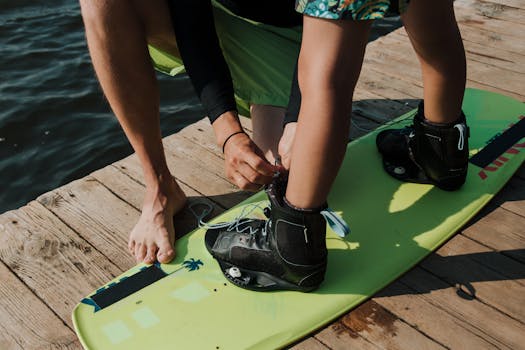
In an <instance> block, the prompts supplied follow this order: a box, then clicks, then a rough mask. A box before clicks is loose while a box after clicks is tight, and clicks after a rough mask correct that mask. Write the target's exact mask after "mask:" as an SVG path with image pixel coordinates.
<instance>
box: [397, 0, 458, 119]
mask: <svg viewBox="0 0 525 350" xmlns="http://www.w3.org/2000/svg"><path fill="white" fill-rule="evenodd" d="M401 18H402V20H403V24H404V25H405V28H406V30H407V33H408V36H409V38H410V41H411V42H412V46H413V47H414V49H415V51H416V53H417V56H418V58H419V61H420V63H421V69H422V73H423V85H424V101H425V108H424V109H425V111H424V112H425V117H426V118H427V119H428V120H429V121H431V122H435V123H452V122H455V121H456V120H457V119H458V118H459V115H460V114H461V104H462V101H463V94H464V92H465V81H466V61H465V50H464V48H463V42H462V40H461V35H460V33H459V29H458V26H457V23H456V19H455V17H454V7H453V1H452V0H442V1H432V0H412V1H411V2H410V5H409V6H408V9H407V11H406V13H404V14H403V15H402V16H401ZM438 28H439V29H438Z"/></svg>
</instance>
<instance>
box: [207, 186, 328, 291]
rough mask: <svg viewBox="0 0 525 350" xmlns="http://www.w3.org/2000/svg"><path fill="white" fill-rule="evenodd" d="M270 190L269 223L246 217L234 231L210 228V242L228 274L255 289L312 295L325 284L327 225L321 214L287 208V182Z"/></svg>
mask: <svg viewBox="0 0 525 350" xmlns="http://www.w3.org/2000/svg"><path fill="white" fill-rule="evenodd" d="M266 192H267V194H268V197H269V199H270V206H269V207H268V208H266V209H265V210H264V212H265V215H266V216H267V220H261V219H243V220H240V221H239V223H238V224H237V225H235V229H234V230H228V229H224V228H222V229H221V228H219V229H209V230H208V231H207V232H206V236H205V244H206V248H207V249H208V251H209V252H210V254H211V255H212V256H213V257H214V258H215V259H216V260H217V261H218V263H219V265H220V267H221V270H222V272H223V274H224V276H225V277H226V278H227V279H228V280H229V281H230V282H232V283H233V284H235V285H237V286H239V287H241V288H245V289H250V290H256V291H274V290H294V291H301V292H309V291H312V290H314V289H316V288H317V287H318V286H319V285H320V284H321V282H322V281H323V280H324V275H325V271H326V264H327V249H326V241H325V238H326V221H325V218H324V217H323V215H322V214H321V210H323V209H324V207H323V208H319V209H314V210H301V209H297V208H293V207H291V206H290V205H289V204H287V202H286V200H285V197H284V194H285V192H286V181H284V180H281V179H274V181H273V182H272V183H271V184H270V185H268V186H267V188H266Z"/></svg>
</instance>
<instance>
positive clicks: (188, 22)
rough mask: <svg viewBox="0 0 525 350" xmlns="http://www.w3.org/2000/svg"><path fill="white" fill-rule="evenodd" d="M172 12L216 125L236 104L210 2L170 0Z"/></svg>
mask: <svg viewBox="0 0 525 350" xmlns="http://www.w3.org/2000/svg"><path fill="white" fill-rule="evenodd" d="M169 3H170V12H171V17H172V22H173V28H174V31H175V37H176V39H177V45H178V47H179V50H180V54H181V58H182V60H183V61H184V66H185V68H186V71H187V72H188V75H189V77H190V79H191V82H192V84H193V87H194V88H195V91H196V93H197V96H198V97H199V99H200V100H201V102H202V104H203V105H204V108H205V109H206V112H207V114H208V117H209V118H210V120H211V122H212V123H213V122H214V121H215V120H216V119H217V118H219V117H220V116H222V115H223V114H224V113H226V112H235V111H236V103H235V98H234V94H233V84H232V79H231V75H230V71H229V69H228V65H227V64H226V61H225V59H224V56H223V54H222V51H221V47H220V45H219V39H218V38H217V33H216V32H215V25H214V20H213V12H212V11H213V10H212V6H211V2H210V0H170V1H169Z"/></svg>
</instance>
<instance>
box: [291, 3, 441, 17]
mask: <svg viewBox="0 0 525 350" xmlns="http://www.w3.org/2000/svg"><path fill="white" fill-rule="evenodd" d="M408 1H409V0H390V1H389V0H296V2H295V9H296V10H297V11H298V12H300V13H302V14H304V15H307V16H313V17H319V18H327V19H353V20H369V19H378V18H383V17H384V16H385V14H386V13H387V11H388V9H389V8H390V6H391V5H392V6H393V9H394V10H395V11H396V12H399V13H402V12H403V11H405V9H406V7H407V5H408ZM436 1H439V0H436Z"/></svg>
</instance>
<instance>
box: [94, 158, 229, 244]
mask: <svg viewBox="0 0 525 350" xmlns="http://www.w3.org/2000/svg"><path fill="white" fill-rule="evenodd" d="M91 176H93V177H94V178H96V179H97V180H98V181H99V182H100V183H101V184H103V185H104V186H105V187H106V188H108V189H109V190H110V191H111V192H113V193H114V194H115V195H116V196H118V197H119V198H121V199H122V200H123V201H125V202H127V203H129V204H131V205H132V206H134V207H135V208H136V209H138V210H140V209H141V207H142V197H143V193H144V186H143V185H141V184H139V183H138V182H136V181H135V180H133V179H132V178H130V177H129V176H128V175H126V174H124V173H123V172H121V171H120V170H119V169H118V168H116V167H113V166H107V167H105V168H102V169H100V170H97V171H95V172H94V173H92V174H91ZM181 187H182V189H183V191H184V193H185V194H186V195H187V196H188V204H187V205H186V206H185V207H184V208H183V210H182V211H181V212H179V213H178V214H177V215H175V217H174V225H175V232H176V234H177V237H181V236H183V235H185V234H186V233H188V232H190V231H191V230H193V229H195V228H196V227H197V224H198V223H197V218H196V217H195V216H194V214H193V213H192V211H191V210H190V206H194V209H195V210H197V211H198V212H199V213H201V212H202V210H204V209H205V208H207V207H205V206H209V207H210V208H212V212H211V213H210V214H209V216H208V217H207V218H205V219H211V218H213V217H215V216H217V215H219V214H220V213H222V212H223V211H224V209H223V208H222V207H219V206H218V205H216V204H215V203H214V202H212V201H210V200H209V199H207V198H206V197H203V196H202V195H201V194H200V193H198V192H197V191H195V190H193V189H192V188H191V187H188V186H186V185H184V184H181ZM202 203H205V204H204V205H205V206H200V205H198V204H202Z"/></svg>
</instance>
